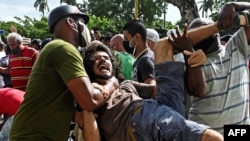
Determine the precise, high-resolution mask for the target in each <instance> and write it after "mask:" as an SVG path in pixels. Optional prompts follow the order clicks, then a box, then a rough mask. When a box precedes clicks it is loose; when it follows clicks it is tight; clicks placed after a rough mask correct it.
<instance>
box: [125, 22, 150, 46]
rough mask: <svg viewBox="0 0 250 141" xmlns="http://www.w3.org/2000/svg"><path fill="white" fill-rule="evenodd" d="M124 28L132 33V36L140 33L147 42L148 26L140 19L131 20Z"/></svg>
mask: <svg viewBox="0 0 250 141" xmlns="http://www.w3.org/2000/svg"><path fill="white" fill-rule="evenodd" d="M122 29H123V31H124V30H127V31H128V33H129V34H131V35H132V36H134V35H135V34H136V33H139V34H140V35H141V37H142V40H143V41H144V42H146V40H147V28H146V27H145V25H144V24H143V23H142V22H140V21H136V20H132V21H129V22H127V23H126V24H125V25H124V26H123V28H122Z"/></svg>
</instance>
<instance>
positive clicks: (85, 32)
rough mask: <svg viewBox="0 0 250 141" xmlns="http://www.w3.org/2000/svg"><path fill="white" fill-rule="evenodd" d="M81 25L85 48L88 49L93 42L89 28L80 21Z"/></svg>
mask: <svg viewBox="0 0 250 141" xmlns="http://www.w3.org/2000/svg"><path fill="white" fill-rule="evenodd" d="M79 25H81V26H82V28H83V30H82V33H81V35H82V37H83V39H84V42H85V43H84V44H83V47H86V46H87V45H88V44H89V43H90V42H91V36H90V32H89V28H88V27H87V26H86V25H85V24H84V23H82V22H80V21H79Z"/></svg>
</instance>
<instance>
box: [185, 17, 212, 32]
mask: <svg viewBox="0 0 250 141" xmlns="http://www.w3.org/2000/svg"><path fill="white" fill-rule="evenodd" d="M212 23H214V21H213V20H210V19H206V18H196V19H194V20H193V21H192V22H191V23H190V24H189V29H192V28H197V27H200V26H202V25H209V24H212Z"/></svg>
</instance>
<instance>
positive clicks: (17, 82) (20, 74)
mask: <svg viewBox="0 0 250 141" xmlns="http://www.w3.org/2000/svg"><path fill="white" fill-rule="evenodd" d="M37 57H38V51H36V50H35V49H33V48H30V47H28V46H25V47H24V48H23V49H22V53H21V54H20V55H14V54H11V55H10V64H9V68H10V76H11V83H12V86H13V88H16V89H20V90H23V91H25V88H26V85H27V83H28V79H29V75H30V73H31V69H32V67H33V65H34V63H35V60H36V59H37Z"/></svg>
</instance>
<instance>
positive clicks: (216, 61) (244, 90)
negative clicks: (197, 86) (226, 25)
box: [189, 28, 250, 134]
mask: <svg viewBox="0 0 250 141" xmlns="http://www.w3.org/2000/svg"><path fill="white" fill-rule="evenodd" d="M249 53H250V50H249V46H248V43H247V38H246V35H245V31H244V29H243V28H242V29H240V30H239V31H237V33H235V35H234V37H233V38H231V39H230V40H229V41H228V43H227V44H226V46H221V47H220V49H219V50H217V51H216V52H213V53H211V54H208V55H207V62H206V63H205V64H204V66H203V67H202V70H203V73H204V77H205V80H206V95H205V97H203V98H194V97H192V100H191V107H190V113H189V119H190V120H193V121H196V122H198V123H203V124H206V125H208V126H211V127H212V128H213V129H215V130H217V131H218V132H220V133H221V134H223V126H224V125H227V124H248V125H249V123H250V121H249V69H248V62H249Z"/></svg>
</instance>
